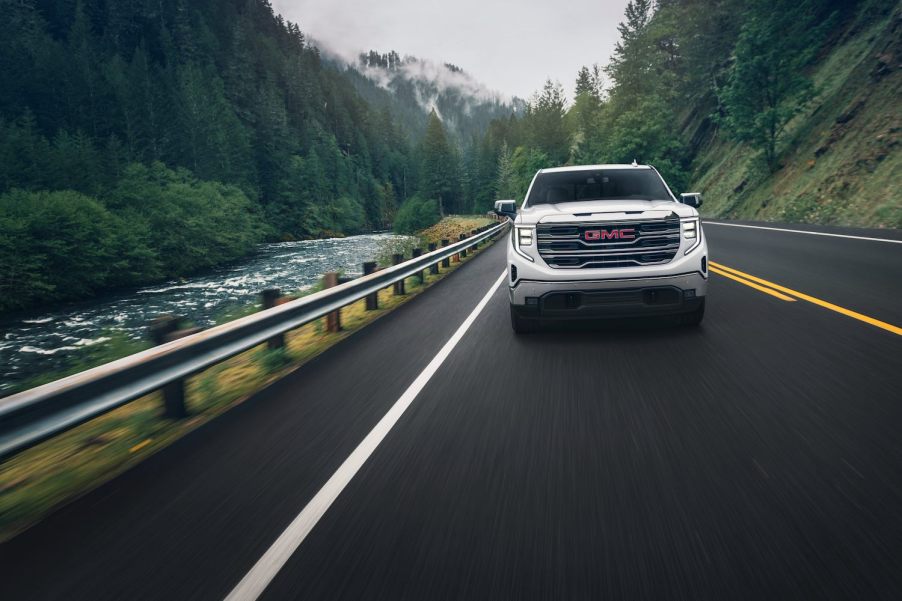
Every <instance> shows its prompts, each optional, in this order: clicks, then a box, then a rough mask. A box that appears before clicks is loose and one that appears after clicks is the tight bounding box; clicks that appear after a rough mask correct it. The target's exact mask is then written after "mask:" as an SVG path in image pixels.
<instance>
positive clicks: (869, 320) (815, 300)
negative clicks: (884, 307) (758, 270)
mask: <svg viewBox="0 0 902 601" xmlns="http://www.w3.org/2000/svg"><path fill="white" fill-rule="evenodd" d="M710 265H711V267H712V270H713V268H716V269H718V270H720V272H721V275H728V274H727V273H726V272H729V273H730V274H734V275H737V276H741V277H743V278H746V279H749V280H751V281H753V282H758V283H759V284H763V285H765V286H769V287H770V288H773V289H774V290H779V291H780V292H784V293H786V294H790V295H792V296H794V297H796V298H798V299H801V300H804V301H808V302H809V303H812V304H815V305H818V306H819V307H823V308H825V309H830V310H831V311H836V312H837V313H841V314H842V315H845V316H847V317H851V318H852V319H857V320H858V321H863V322H864V323H867V324H870V325H872V326H876V327H878V328H880V329H883V330H886V331H887V332H892V333H893V334H896V335H898V336H902V328H900V327H898V326H894V325H893V324H891V323H886V322H885V321H880V320H879V319H874V318H873V317H868V316H867V315H863V314H861V313H858V312H857V311H852V310H851V309H846V308H845V307H840V306H839V305H834V304H833V303H828V302H827V301H824V300H821V299H819V298H815V297H813V296H810V295H808V294H805V293H803V292H797V291H796V290H793V289H792V288H787V287H786V286H781V285H779V284H774V283H773V282H768V281H767V280H765V279H762V278H759V277H755V276H753V275H750V274H748V273H744V272H742V271H739V270H738V269H733V268H732V267H727V266H726V265H721V264H720V263H715V262H714V261H711V262H710Z"/></svg>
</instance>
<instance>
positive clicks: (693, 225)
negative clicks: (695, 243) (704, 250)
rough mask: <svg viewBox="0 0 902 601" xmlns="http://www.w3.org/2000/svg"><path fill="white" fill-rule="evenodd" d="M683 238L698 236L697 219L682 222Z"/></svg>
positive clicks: (693, 238) (689, 238)
mask: <svg viewBox="0 0 902 601" xmlns="http://www.w3.org/2000/svg"><path fill="white" fill-rule="evenodd" d="M683 238H686V239H687V240H695V239H696V238H698V220H697V219H695V220H693V221H684V222H683Z"/></svg>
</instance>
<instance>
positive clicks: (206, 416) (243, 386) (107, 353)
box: [0, 217, 491, 542]
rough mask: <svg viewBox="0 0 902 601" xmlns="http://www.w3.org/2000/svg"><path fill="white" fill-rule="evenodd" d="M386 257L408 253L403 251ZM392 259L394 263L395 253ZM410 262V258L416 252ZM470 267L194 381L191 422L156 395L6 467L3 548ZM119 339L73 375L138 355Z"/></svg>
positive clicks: (471, 223)
mask: <svg viewBox="0 0 902 601" xmlns="http://www.w3.org/2000/svg"><path fill="white" fill-rule="evenodd" d="M488 223H491V221H490V220H489V219H487V218H484V217H483V218H479V217H451V218H447V219H445V220H444V221H442V222H441V223H440V224H437V225H436V226H434V227H433V228H431V229H430V230H427V231H425V232H422V234H421V238H415V239H413V240H412V241H411V243H413V244H416V243H417V242H416V240H421V242H419V244H424V243H425V242H428V241H433V240H435V239H436V238H435V237H436V236H438V238H437V239H438V240H440V239H441V238H443V237H447V238H449V239H454V240H456V239H457V238H458V236H459V235H460V234H462V233H466V234H469V232H470V230H472V229H474V228H477V227H481V226H484V225H486V224H488ZM485 248H488V245H485V246H482V247H481V249H480V251H477V253H476V254H478V253H479V252H481V251H482V249H485ZM387 250H391V251H393V252H401V250H399V249H387ZM382 254H383V255H385V253H382ZM388 256H389V258H390V254H389V255H388ZM405 256H406V257H407V258H409V257H410V252H409V250H407V251H406V252H405ZM470 256H474V255H470ZM470 260H471V259H470V258H469V257H468V258H466V259H463V260H462V262H460V263H455V262H452V263H451V267H450V269H447V270H446V269H442V270H440V273H439V274H438V275H430V274H429V273H428V270H427V272H426V274H425V282H424V284H420V283H419V281H418V279H417V278H416V277H411V278H408V279H407V281H406V290H407V294H406V295H404V296H394V294H393V292H392V289H391V288H388V289H384V290H382V291H380V292H379V309H378V310H377V311H367V310H366V305H365V301H364V300H360V301H358V302H355V303H353V304H351V305H348V306H347V307H344V308H343V309H342V311H341V321H342V327H343V329H342V330H341V331H340V332H337V333H330V332H327V331H326V328H325V319H321V320H317V321H315V322H312V323H309V324H307V325H305V326H303V327H301V328H298V329H296V330H293V331H291V332H289V333H288V334H287V335H286V344H285V347H284V348H282V349H278V350H269V349H268V348H267V347H266V345H261V346H260V347H257V348H254V349H251V350H249V351H246V352H244V353H242V354H240V355H237V356H235V357H233V358H231V359H229V360H228V361H225V362H223V363H221V364H219V365H216V366H214V367H211V368H210V369H207V370H205V371H204V372H202V373H199V374H197V375H195V376H193V377H191V378H190V379H189V380H188V385H187V407H188V410H189V414H190V416H189V417H188V418H186V419H184V420H171V419H165V418H163V417H162V396H161V395H160V394H159V393H154V394H150V395H147V396H145V397H143V398H141V399H138V400H136V401H134V402H132V403H129V404H127V405H124V406H123V407H120V408H118V409H116V410H114V411H111V412H109V413H107V414H105V415H103V416H101V417H98V418H96V419H94V420H91V421H90V422H87V423H85V424H83V425H81V426H79V427H77V428H74V429H73V430H70V431H68V432H66V433H64V434H61V435H59V436H57V437H55V438H53V439H51V440H48V441H47V442H44V443H42V444H40V445H38V446H36V447H34V448H32V449H29V450H27V451H25V452H23V453H20V454H18V455H16V456H15V457H13V458H11V459H9V460H7V461H6V462H5V463H4V464H3V465H2V469H0V542H2V541H3V540H6V539H8V538H9V537H11V536H13V535H14V534H15V533H16V532H19V531H20V530H22V529H23V528H27V527H28V526H29V525H30V524H33V523H34V522H36V521H38V520H40V519H41V518H42V517H43V516H44V515H46V514H47V513H49V512H51V511H52V510H53V509H55V508H56V507H59V506H60V505H62V504H64V503H66V502H68V501H71V500H73V499H75V498H77V497H78V496H80V495H82V494H84V493H86V492H87V491H89V490H91V489H93V488H96V487H97V486H99V485H100V484H102V483H103V482H106V481H107V480H109V479H111V478H113V477H114V476H116V475H117V474H120V473H122V472H123V471H125V470H127V469H129V468H130V467H132V466H134V465H135V464H137V463H138V462H140V461H141V460H143V459H145V458H147V457H148V456H149V455H151V454H152V453H154V452H156V451H158V450H160V449H162V448H164V447H166V446H168V445H169V444H171V443H172V442H173V441H175V440H177V439H178V438H180V437H181V436H183V435H185V434H186V433H188V432H190V431H191V430H193V429H195V428H197V427H199V426H201V425H203V424H204V423H207V422H208V421H210V420H211V419H213V418H214V417H216V416H217V415H220V414H222V413H223V412H225V411H227V410H228V409H229V408H231V407H233V406H235V405H236V404H239V403H241V402H243V401H244V400H246V399H247V398H249V397H250V396H251V395H252V394H253V393H255V392H257V391H259V390H261V389H262V388H263V387H265V386H266V385H268V384H270V383H271V382H273V381H275V380H277V379H279V378H281V377H283V376H285V375H287V374H288V373H290V372H291V371H293V370H295V369H297V368H298V367H300V366H301V365H303V364H304V363H305V362H306V361H308V360H310V359H311V358H313V357H315V356H316V355H318V354H320V353H322V352H323V351H325V350H326V349H328V348H330V347H331V346H333V345H334V344H336V343H338V342H340V341H341V340H344V339H345V338H347V337H348V336H350V335H352V334H353V333H354V332H357V331H359V330H360V329H361V328H363V327H365V326H366V325H368V324H370V323H372V322H373V321H375V320H376V319H378V318H379V317H381V316H382V315H385V314H386V313H388V312H389V311H392V310H393V309H395V308H396V307H398V306H400V305H402V304H404V303H405V302H407V301H408V300H410V299H411V298H413V297H415V296H416V295H418V294H420V293H421V292H423V291H424V290H426V289H427V288H429V287H430V286H431V285H433V284H435V283H436V282H438V281H439V280H441V279H442V278H443V277H445V276H446V275H448V274H449V273H451V272H453V271H454V270H456V269H457V268H458V267H460V266H461V265H463V264H464V263H466V262H468V261H470ZM307 293H308V294H309V293H310V291H308V292H307ZM255 310H259V307H256V306H249V307H236V308H235V309H234V310H232V311H230V312H229V314H228V317H231V318H233V319H234V318H236V317H239V316H241V315H245V314H248V313H251V312H253V311H255ZM225 320H227V319H225ZM113 340H114V341H115V344H114V345H113V346H111V347H107V348H106V349H105V350H98V349H90V351H86V355H85V356H84V357H82V358H81V359H80V360H79V361H77V362H76V364H74V365H73V366H72V369H70V370H67V372H66V373H70V372H74V371H81V370H83V369H88V368H89V367H93V366H94V365H98V364H101V363H105V362H108V361H111V360H113V359H116V358H119V357H121V356H124V355H126V354H130V353H132V352H135V351H136V350H139V349H138V347H137V346H136V345H135V344H133V343H127V342H125V341H121V340H119V339H118V338H114V339H113ZM120 353H121V354H120ZM63 375H66V374H52V375H51V374H47V375H45V376H44V377H42V380H43V381H52V380H54V379H57V378H58V377H62V376H63ZM32 384H35V385H36V384H38V382H33V383H32Z"/></svg>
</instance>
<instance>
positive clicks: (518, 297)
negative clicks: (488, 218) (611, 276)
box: [510, 272, 708, 319]
mask: <svg viewBox="0 0 902 601" xmlns="http://www.w3.org/2000/svg"><path fill="white" fill-rule="evenodd" d="M707 289H708V280H707V279H706V278H705V277H704V276H702V274H701V273H698V272H696V273H686V274H679V275H674V276H669V277H652V278H631V279H617V280H573V281H553V282H539V281H530V280H519V281H518V283H517V285H516V286H513V287H511V288H510V302H511V307H512V309H513V310H514V311H515V312H516V313H517V314H518V315H520V316H521V317H532V318H554V319H594V318H605V317H639V316H647V315H677V314H681V313H690V312H692V311H694V310H696V309H698V307H699V306H700V305H701V303H702V302H703V300H704V298H705V295H706V294H707Z"/></svg>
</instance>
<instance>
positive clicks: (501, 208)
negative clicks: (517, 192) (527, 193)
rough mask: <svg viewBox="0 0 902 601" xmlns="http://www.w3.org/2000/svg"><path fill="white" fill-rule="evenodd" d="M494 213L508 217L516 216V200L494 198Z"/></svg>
mask: <svg viewBox="0 0 902 601" xmlns="http://www.w3.org/2000/svg"><path fill="white" fill-rule="evenodd" d="M495 213H497V214H498V215H501V216H503V217H510V218H511V219H513V218H514V217H516V216H517V201H516V200H496V201H495Z"/></svg>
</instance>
